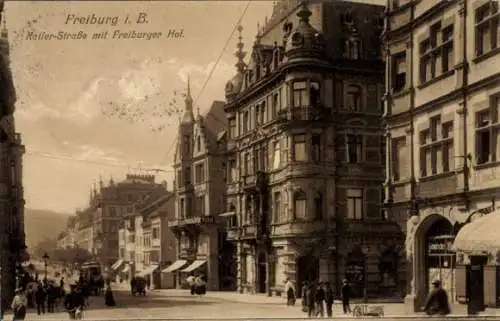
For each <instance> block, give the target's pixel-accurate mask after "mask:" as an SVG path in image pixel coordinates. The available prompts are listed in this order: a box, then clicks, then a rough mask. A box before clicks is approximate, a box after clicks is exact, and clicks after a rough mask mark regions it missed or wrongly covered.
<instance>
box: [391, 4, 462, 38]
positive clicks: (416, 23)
mask: <svg viewBox="0 0 500 321" xmlns="http://www.w3.org/2000/svg"><path fill="white" fill-rule="evenodd" d="M419 2H420V1H412V2H410V3H409V4H408V5H405V6H402V7H400V8H398V9H396V10H393V11H389V12H388V13H387V18H388V19H389V20H391V18H393V17H394V16H395V15H398V14H401V13H402V12H403V11H405V10H414V8H415V7H416V6H417V5H418V3H419ZM453 5H455V1H436V4H435V5H434V6H432V7H431V8H429V9H427V10H426V11H425V12H424V13H422V14H421V15H419V16H418V17H416V18H415V19H414V20H413V21H410V22H408V23H407V24H404V25H402V26H400V27H398V28H397V29H394V30H388V31H386V33H385V35H384V36H385V37H387V39H389V42H390V40H391V39H392V38H398V37H401V36H404V35H406V34H407V33H410V32H411V31H412V30H413V29H415V28H417V27H420V26H421V25H423V24H425V23H426V22H427V21H429V20H431V19H433V18H434V17H435V16H437V15H439V14H440V13H442V12H443V11H444V10H446V9H447V8H449V7H451V6H453Z"/></svg>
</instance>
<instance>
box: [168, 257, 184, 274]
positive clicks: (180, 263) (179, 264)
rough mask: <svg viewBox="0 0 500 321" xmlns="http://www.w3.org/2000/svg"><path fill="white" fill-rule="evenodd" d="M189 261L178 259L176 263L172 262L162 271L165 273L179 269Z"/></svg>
mask: <svg viewBox="0 0 500 321" xmlns="http://www.w3.org/2000/svg"><path fill="white" fill-rule="evenodd" d="M186 263H187V261H186V260H177V261H175V262H174V263H172V264H170V265H169V266H168V267H167V268H166V269H164V270H163V271H162V272H163V273H172V272H175V271H177V270H178V269H180V268H182V267H183V266H184V265H186Z"/></svg>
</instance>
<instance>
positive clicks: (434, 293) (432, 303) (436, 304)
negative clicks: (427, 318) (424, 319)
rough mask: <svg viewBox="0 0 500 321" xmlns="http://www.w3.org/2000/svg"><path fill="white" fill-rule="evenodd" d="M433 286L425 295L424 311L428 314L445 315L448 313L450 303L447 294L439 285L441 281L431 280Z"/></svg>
mask: <svg viewBox="0 0 500 321" xmlns="http://www.w3.org/2000/svg"><path fill="white" fill-rule="evenodd" d="M432 285H433V286H434V288H433V289H432V290H431V292H430V293H429V295H428V296H427V300H426V302H425V306H424V311H425V312H426V313H427V314H428V315H436V314H437V315H447V314H450V312H451V309H450V303H449V302H448V294H447V293H446V291H445V289H443V288H442V287H441V281H439V280H435V281H434V282H432Z"/></svg>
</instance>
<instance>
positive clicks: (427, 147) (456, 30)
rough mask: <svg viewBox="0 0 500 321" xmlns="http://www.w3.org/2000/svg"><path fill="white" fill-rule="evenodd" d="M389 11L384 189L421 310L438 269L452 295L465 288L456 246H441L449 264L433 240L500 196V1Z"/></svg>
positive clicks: (424, 4)
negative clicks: (439, 262)
mask: <svg viewBox="0 0 500 321" xmlns="http://www.w3.org/2000/svg"><path fill="white" fill-rule="evenodd" d="M387 11H388V15H387V20H386V32H385V40H386V41H385V42H386V48H385V52H386V61H387V65H386V74H387V81H386V84H387V86H386V87H387V92H386V95H385V98H386V100H385V106H386V108H385V119H386V123H387V135H386V143H387V148H388V153H387V159H386V164H387V166H386V168H387V181H386V193H385V195H386V204H387V207H388V210H387V212H388V216H389V217H390V218H391V219H393V220H396V221H398V222H399V224H400V226H401V227H402V228H403V229H404V230H405V232H406V242H405V248H406V257H407V258H408V266H409V267H410V268H409V269H408V278H409V280H411V282H409V283H408V285H409V286H408V288H407V302H408V303H409V307H410V308H411V309H412V310H415V309H417V308H419V307H420V306H421V304H422V302H423V301H422V300H424V299H425V296H426V295H427V292H428V289H429V283H430V282H431V281H432V279H433V278H435V277H436V275H439V273H438V274H436V273H434V272H435V271H434V270H435V269H438V270H440V272H441V274H442V275H446V277H445V278H444V279H442V281H443V282H442V283H443V285H444V286H445V288H446V289H447V290H448V291H449V292H450V298H451V299H452V300H455V297H456V293H457V292H456V289H455V284H456V280H455V277H454V274H455V264H456V263H455V262H456V257H455V254H454V253H453V251H450V249H448V248H447V249H446V251H444V252H443V251H441V252H440V254H439V255H438V256H440V257H441V259H442V261H443V262H446V264H444V265H439V266H437V267H436V264H435V262H433V260H434V259H433V258H432V256H433V255H436V254H433V253H431V252H432V248H433V247H434V245H432V242H433V241H432V240H431V239H432V238H433V237H434V239H437V238H435V237H436V236H439V237H441V239H443V238H450V243H452V241H453V237H454V236H455V235H456V233H457V231H458V229H459V227H460V226H461V225H462V224H463V223H465V222H467V221H468V220H469V218H470V216H471V214H473V213H475V212H477V211H481V210H484V209H485V208H492V209H494V208H495V199H498V198H497V196H498V195H499V191H500V189H499V188H498V186H499V181H498V176H497V172H498V171H499V170H500V169H499V166H498V156H497V154H498V153H497V150H498V147H497V143H496V141H497V135H498V134H497V131H496V129H493V128H496V126H497V124H498V121H499V120H498V109H499V107H500V85H499V84H500V82H499V80H500V73H499V72H498V70H497V69H496V68H492V67H491V66H496V65H498V63H499V62H500V55H499V52H500V51H499V41H500V39H498V37H497V34H498V3H497V2H495V1H441V2H433V1H397V2H396V1H392V2H391V6H390V7H389V8H388V10H387ZM408 217H410V219H409V220H408ZM407 220H408V221H407ZM438 230H439V231H438ZM429 233H437V234H436V235H430V234H429ZM448 260H449V261H450V264H448ZM450 279H451V281H450Z"/></svg>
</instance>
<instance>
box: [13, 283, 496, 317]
mask: <svg viewBox="0 0 500 321" xmlns="http://www.w3.org/2000/svg"><path fill="white" fill-rule="evenodd" d="M115 297H116V301H117V307H115V308H106V307H104V298H103V297H92V298H91V302H90V305H91V306H90V308H89V309H88V310H86V311H85V313H84V319H85V320H142V319H149V320H155V319H156V320H159V319H169V320H172V319H196V320H200V319H212V320H223V319H240V320H244V319H266V320H269V319H284V318H294V319H304V318H305V314H304V313H303V312H302V311H301V308H300V304H297V305H296V306H295V307H286V306H285V305H284V303H283V299H281V298H276V297H271V298H269V297H265V296H260V295H246V294H238V293H231V292H208V293H207V295H206V296H203V297H199V296H191V295H190V294H189V292H188V291H187V290H161V291H150V292H148V294H147V295H146V297H133V296H131V295H130V294H129V292H128V291H126V290H125V289H123V288H120V289H117V290H115ZM298 303H299V302H298ZM384 309H385V317H384V320H400V319H422V318H426V317H425V316H423V315H421V314H420V315H416V314H415V315H407V314H406V312H405V310H404V306H403V305H402V304H394V303H388V304H384ZM459 312H462V311H459ZM495 314H496V312H495V311H490V312H489V313H486V314H485V315H482V316H481V319H482V320H484V319H490V318H498V316H495ZM10 318H11V316H6V318H5V319H6V320H9V319H10ZM446 318H447V319H456V320H461V319H465V318H467V317H466V316H465V315H463V313H457V312H456V311H454V313H453V314H452V315H450V316H448V317H446ZM67 319H68V315H67V314H66V313H64V312H59V313H54V314H45V315H41V316H37V315H36V312H35V311H33V310H31V311H29V313H28V316H27V318H26V320H67ZM334 319H339V320H342V319H344V320H352V319H353V317H352V316H350V315H344V314H343V313H342V312H341V306H340V304H337V303H336V304H335V306H334Z"/></svg>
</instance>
